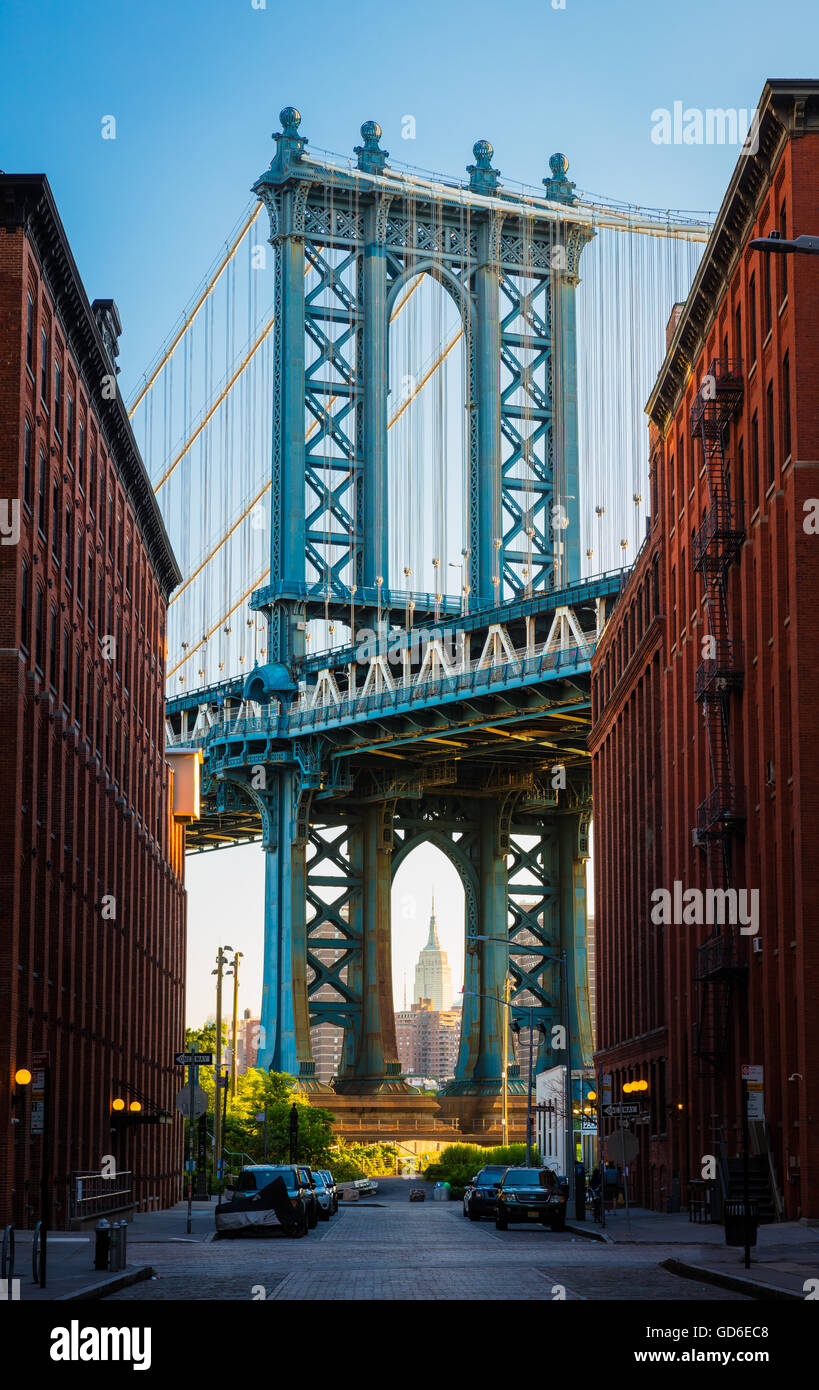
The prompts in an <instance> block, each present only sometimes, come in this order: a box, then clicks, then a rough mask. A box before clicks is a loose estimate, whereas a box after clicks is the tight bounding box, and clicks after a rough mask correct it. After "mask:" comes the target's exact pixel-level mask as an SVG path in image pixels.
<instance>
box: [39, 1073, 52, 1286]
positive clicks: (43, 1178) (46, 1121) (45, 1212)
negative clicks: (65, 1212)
mask: <svg viewBox="0 0 819 1390" xmlns="http://www.w3.org/2000/svg"><path fill="white" fill-rule="evenodd" d="M50 1163H51V1065H50V1057H49V1065H48V1066H46V1067H44V1068H43V1163H42V1168H41V1170H40V1288H41V1289H44V1288H45V1286H46V1249H47V1246H48V1227H49V1222H50V1221H51V1201H50V1196H51V1193H50V1177H49V1171H48V1170H49V1166H50Z"/></svg>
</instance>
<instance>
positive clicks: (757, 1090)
mask: <svg viewBox="0 0 819 1390" xmlns="http://www.w3.org/2000/svg"><path fill="white" fill-rule="evenodd" d="M764 1076H765V1073H764V1070H763V1068H762V1067H754V1066H749V1065H748V1063H747V1062H746V1063H744V1064H743V1067H742V1080H743V1081H744V1082H745V1090H746V1096H747V1107H748V1119H749V1120H764V1119H765V1087H764Z"/></svg>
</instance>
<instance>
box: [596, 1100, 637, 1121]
mask: <svg viewBox="0 0 819 1390" xmlns="http://www.w3.org/2000/svg"><path fill="white" fill-rule="evenodd" d="M642 1113H643V1107H642V1105H641V1104H640V1102H639V1100H631V1101H629V1100H624V1101H622V1102H620V1104H618V1105H604V1106H603V1114H604V1115H608V1117H609V1119H615V1118H616V1117H617V1116H619V1115H632V1116H633V1115H642Z"/></svg>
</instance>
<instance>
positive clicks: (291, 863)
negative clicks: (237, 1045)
mask: <svg viewBox="0 0 819 1390" xmlns="http://www.w3.org/2000/svg"><path fill="white" fill-rule="evenodd" d="M254 796H255V799H256V801H257V804H260V805H261V806H262V846H263V848H264V850H265V895H264V966H263V974H262V1014H261V1038H260V1047H259V1056H258V1066H260V1067H263V1068H265V1069H266V1070H270V1071H280V1072H288V1073H289V1074H290V1075H292V1076H295V1077H296V1078H297V1079H298V1081H299V1083H300V1085H301V1087H302V1088H303V1089H305V1090H309V1091H313V1090H329V1087H327V1086H323V1085H320V1084H319V1083H318V1082H317V1081H316V1080H315V1063H314V1061H313V1052H312V1046H311V1042H310V1017H309V1011H308V1004H307V925H306V878H307V850H306V846H307V817H308V815H309V797H307V798H306V797H305V796H304V793H303V792H301V789H300V785H299V774H298V772H297V771H296V770H295V769H289V768H285V769H282V770H281V771H280V772H278V773H277V774H276V776H275V781H274V785H273V787H272V788H270V789H269V790H266V791H264V792H262V791H256V792H255V793H254Z"/></svg>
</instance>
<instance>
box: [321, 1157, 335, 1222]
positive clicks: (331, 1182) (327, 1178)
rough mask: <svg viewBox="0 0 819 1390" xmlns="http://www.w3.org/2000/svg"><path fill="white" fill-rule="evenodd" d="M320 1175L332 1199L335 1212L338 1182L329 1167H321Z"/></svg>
mask: <svg viewBox="0 0 819 1390" xmlns="http://www.w3.org/2000/svg"><path fill="white" fill-rule="evenodd" d="M321 1176H322V1177H323V1178H324V1183H325V1186H326V1187H327V1189H328V1191H329V1193H330V1195H331V1197H332V1199H333V1212H334V1213H335V1212H337V1211H338V1183H337V1182H336V1180H335V1178H334V1177H333V1175H332V1173H331V1172H330V1169H329V1168H322V1170H321Z"/></svg>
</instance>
